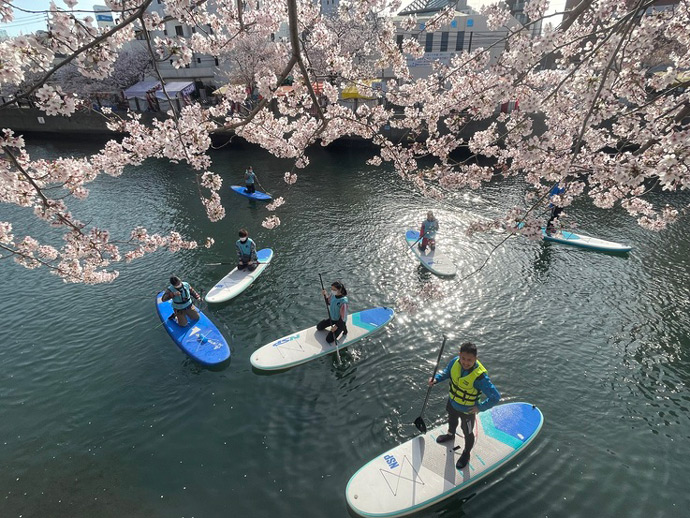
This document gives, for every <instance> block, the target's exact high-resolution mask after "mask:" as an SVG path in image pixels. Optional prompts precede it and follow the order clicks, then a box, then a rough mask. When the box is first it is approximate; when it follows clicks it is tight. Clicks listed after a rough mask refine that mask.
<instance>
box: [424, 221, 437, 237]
mask: <svg viewBox="0 0 690 518" xmlns="http://www.w3.org/2000/svg"><path fill="white" fill-rule="evenodd" d="M422 226H423V227H424V232H423V233H422V237H425V238H427V239H434V238H435V237H436V231H437V230H438V221H437V220H435V219H434V220H432V221H429V220H428V219H425V220H424V223H422Z"/></svg>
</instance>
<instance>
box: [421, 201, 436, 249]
mask: <svg viewBox="0 0 690 518" xmlns="http://www.w3.org/2000/svg"><path fill="white" fill-rule="evenodd" d="M436 232H438V220H437V219H436V218H435V217H434V213H433V212H432V211H429V212H427V213H426V219H425V220H424V221H422V226H421V228H420V230H419V235H420V236H421V239H422V242H421V243H419V249H420V250H421V251H422V252H424V251H425V250H426V247H427V246H428V247H429V248H431V250H435V249H436Z"/></svg>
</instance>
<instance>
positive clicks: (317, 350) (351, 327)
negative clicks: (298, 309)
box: [250, 307, 394, 371]
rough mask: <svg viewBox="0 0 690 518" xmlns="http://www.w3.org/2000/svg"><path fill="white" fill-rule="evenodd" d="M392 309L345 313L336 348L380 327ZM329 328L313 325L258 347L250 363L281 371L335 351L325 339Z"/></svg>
mask: <svg viewBox="0 0 690 518" xmlns="http://www.w3.org/2000/svg"><path fill="white" fill-rule="evenodd" d="M393 314H394V311H393V310H392V309H391V308H386V307H380V308H373V309H367V310H365V311H360V312H359V313H353V314H352V315H348V316H347V330H348V333H347V335H340V338H339V339H338V347H339V349H343V348H345V347H347V346H349V345H352V344H353V343H355V342H357V341H358V340H361V339H362V338H364V337H365V336H368V335H370V334H372V333H375V332H376V331H378V330H380V329H381V328H382V327H383V326H385V325H386V324H387V323H388V322H390V321H391V320H392V318H393ZM327 334H328V331H317V330H316V326H314V327H310V328H308V329H303V330H302V331H298V332H297V333H292V334H289V335H287V336H284V337H282V338H279V339H278V340H275V341H273V342H271V343H269V344H266V345H264V346H263V347H260V348H259V349H257V350H256V351H254V354H252V355H251V358H250V362H251V364H252V365H253V366H254V367H256V368H257V369H261V370H267V371H271V370H281V369H287V368H289V367H294V366H295V365H300V364H302V363H306V362H308V361H311V360H314V359H316V358H318V357H320V356H324V355H326V354H331V353H334V352H335V343H332V344H329V343H328V342H326V335H327Z"/></svg>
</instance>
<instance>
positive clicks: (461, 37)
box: [455, 31, 465, 51]
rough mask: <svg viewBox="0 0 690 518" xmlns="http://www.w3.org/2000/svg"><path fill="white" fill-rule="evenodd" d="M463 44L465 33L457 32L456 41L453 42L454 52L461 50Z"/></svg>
mask: <svg viewBox="0 0 690 518" xmlns="http://www.w3.org/2000/svg"><path fill="white" fill-rule="evenodd" d="M464 43H465V31H458V39H457V40H455V50H457V51H460V50H462V46H463V44H464Z"/></svg>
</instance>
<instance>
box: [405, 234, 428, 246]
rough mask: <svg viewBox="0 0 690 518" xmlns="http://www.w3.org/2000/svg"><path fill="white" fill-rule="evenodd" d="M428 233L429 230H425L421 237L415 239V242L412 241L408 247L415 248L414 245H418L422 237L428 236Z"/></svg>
mask: <svg viewBox="0 0 690 518" xmlns="http://www.w3.org/2000/svg"><path fill="white" fill-rule="evenodd" d="M426 235H427V232H425V233H424V235H422V234H420V235H419V237H418V238H417V241H415V242H414V243H412V244H411V245H410V246H409V247H407V249H408V250H409V249H410V248H414V245H416V244H417V243H419V240H420V239H422V238H423V237H424V236H426Z"/></svg>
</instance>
